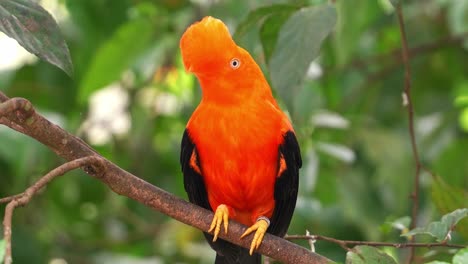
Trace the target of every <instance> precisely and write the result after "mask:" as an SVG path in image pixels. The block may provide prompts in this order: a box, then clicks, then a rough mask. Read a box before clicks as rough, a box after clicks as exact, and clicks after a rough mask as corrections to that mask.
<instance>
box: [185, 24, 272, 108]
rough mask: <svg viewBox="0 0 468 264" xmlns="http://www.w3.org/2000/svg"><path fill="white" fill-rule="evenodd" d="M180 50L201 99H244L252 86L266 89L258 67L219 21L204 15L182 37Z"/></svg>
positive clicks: (259, 89) (256, 89)
mask: <svg viewBox="0 0 468 264" xmlns="http://www.w3.org/2000/svg"><path fill="white" fill-rule="evenodd" d="M180 49H181V52H182V60H183V62H184V66H185V69H186V70H187V71H189V72H192V73H194V74H195V75H196V76H197V78H198V79H199V80H200V83H201V84H202V90H203V94H204V97H205V96H211V95H214V96H216V98H217V99H226V97H229V98H233V97H234V96H235V95H238V97H239V96H244V97H246V96H245V94H249V96H250V95H251V94H252V92H253V90H252V88H253V87H254V86H255V87H256V88H255V89H254V90H255V91H258V92H260V91H264V90H269V86H268V84H267V82H266V81H265V79H264V77H263V73H262V71H261V69H260V67H258V65H257V63H256V62H255V61H254V59H253V58H252V56H250V54H249V53H248V52H247V51H246V50H244V49H243V48H241V47H239V46H237V45H236V43H235V42H234V40H233V39H232V37H231V35H230V33H229V30H228V28H227V27H226V25H225V24H224V23H223V22H222V21H221V20H219V19H216V18H213V17H210V16H208V17H205V18H203V19H202V20H201V21H199V22H195V23H194V24H192V25H191V26H190V27H189V28H187V30H186V31H185V33H184V34H183V35H182V38H181V40H180ZM258 83H261V84H260V85H258ZM258 86H262V87H258ZM263 86H266V87H263ZM257 87H258V88H257ZM242 94H244V95H242Z"/></svg>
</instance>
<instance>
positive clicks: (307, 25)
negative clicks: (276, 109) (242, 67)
mask: <svg viewBox="0 0 468 264" xmlns="http://www.w3.org/2000/svg"><path fill="white" fill-rule="evenodd" d="M335 22H336V11H335V8H334V7H332V6H330V5H320V6H312V7H307V8H302V9H300V10H298V11H297V12H295V13H294V14H293V15H292V16H291V17H289V19H288V20H287V21H286V23H285V24H284V25H283V27H282V28H281V30H280V32H279V37H278V41H277V44H276V47H275V50H274V51H273V54H272V56H271V59H270V61H269V68H270V77H271V81H272V83H273V88H274V89H276V90H277V91H278V93H279V95H280V96H281V98H282V99H283V100H284V102H285V103H286V105H287V106H288V107H289V109H292V102H293V98H294V95H295V94H296V93H297V90H298V87H299V85H300V84H301V82H302V80H303V78H304V76H305V74H306V72H307V69H308V67H309V65H310V63H311V62H312V60H314V59H315V58H316V57H317V55H318V53H319V49H320V45H321V43H322V41H323V40H324V39H325V37H326V36H327V35H328V34H329V33H330V31H331V30H332V28H333V27H334V25H335Z"/></svg>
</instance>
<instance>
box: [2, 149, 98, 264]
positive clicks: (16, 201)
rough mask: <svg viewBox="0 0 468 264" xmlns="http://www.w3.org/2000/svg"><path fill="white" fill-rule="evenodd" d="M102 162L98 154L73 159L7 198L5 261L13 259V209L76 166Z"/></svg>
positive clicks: (4, 222) (4, 220)
mask: <svg viewBox="0 0 468 264" xmlns="http://www.w3.org/2000/svg"><path fill="white" fill-rule="evenodd" d="M98 162H100V157H98V156H88V157H84V158H80V159H77V160H73V161H70V162H67V163H65V164H63V165H61V166H59V167H57V168H55V169H53V170H52V171H50V172H49V173H47V174H46V175H45V176H43V177H42V178H40V179H39V180H38V181H37V182H36V183H34V184H33V185H32V186H30V187H29V188H27V189H26V191H25V192H24V193H22V194H18V195H14V196H11V197H7V198H5V200H8V198H10V202H9V203H8V204H7V206H6V208H5V216H4V218H3V237H4V239H5V256H4V263H5V264H11V262H12V261H13V259H12V257H11V251H12V249H11V233H12V218H13V211H14V210H15V208H16V207H18V206H23V205H26V204H27V203H29V201H31V199H32V198H33V196H34V195H35V194H36V193H37V192H39V191H40V190H41V189H42V188H43V187H44V186H46V185H47V184H48V183H49V182H50V181H52V180H53V179H55V178H57V177H58V176H62V175H64V174H65V173H67V172H69V171H71V170H74V169H76V168H79V167H82V166H85V165H87V166H90V165H98V164H97V163H98Z"/></svg>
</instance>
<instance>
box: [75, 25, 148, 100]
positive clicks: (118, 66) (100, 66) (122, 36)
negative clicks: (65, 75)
mask: <svg viewBox="0 0 468 264" xmlns="http://www.w3.org/2000/svg"><path fill="white" fill-rule="evenodd" d="M153 32H154V30H153V25H152V23H151V21H150V20H149V19H147V18H139V19H136V20H133V21H130V22H127V23H126V24H124V25H122V26H121V27H120V28H119V29H117V31H116V32H115V33H114V34H113V36H112V37H111V38H110V39H109V40H107V41H106V42H105V43H104V44H103V45H102V46H101V47H100V48H99V49H98V51H97V53H96V54H95V56H94V59H93V61H92V62H91V65H90V66H89V70H88V71H87V72H86V73H85V76H84V77H83V80H82V82H81V85H80V88H79V100H80V102H85V101H86V100H87V99H88V97H89V96H90V95H91V93H93V92H94V91H96V90H98V89H100V88H103V87H104V86H106V85H108V84H110V83H112V82H113V81H116V80H118V79H119V78H120V76H121V74H122V73H123V72H124V71H125V70H126V69H128V68H129V67H130V66H131V65H132V64H133V63H134V62H136V61H137V59H138V58H139V57H140V56H141V55H142V53H143V51H144V50H145V49H146V48H147V47H148V46H149V44H150V43H151V41H152V39H153V34H154V33H153Z"/></svg>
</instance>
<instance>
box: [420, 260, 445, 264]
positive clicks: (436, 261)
mask: <svg viewBox="0 0 468 264" xmlns="http://www.w3.org/2000/svg"><path fill="white" fill-rule="evenodd" d="M426 264H450V263H448V262H445V261H439V260H434V261H431V262H428V263H426Z"/></svg>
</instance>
